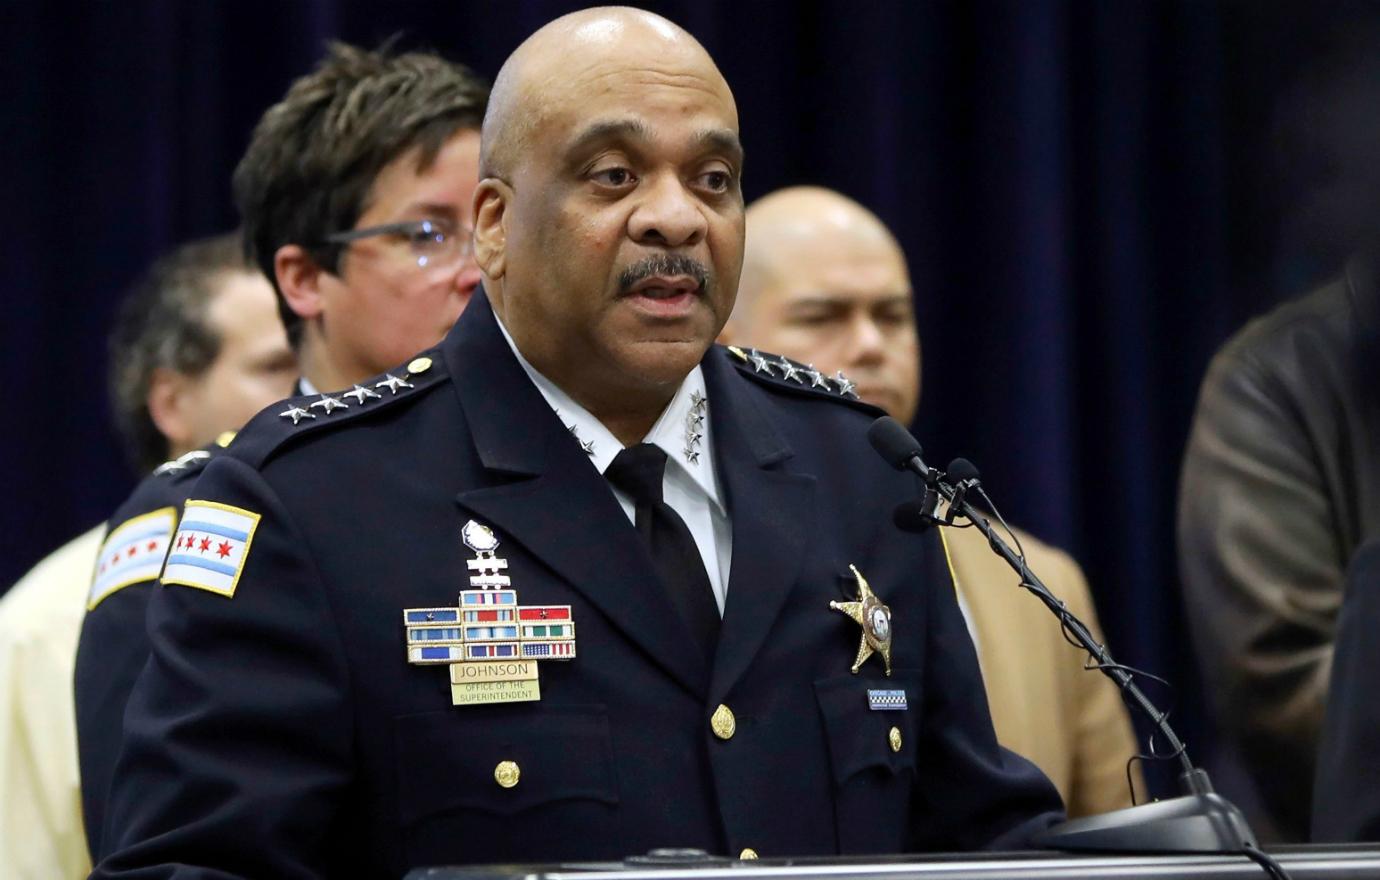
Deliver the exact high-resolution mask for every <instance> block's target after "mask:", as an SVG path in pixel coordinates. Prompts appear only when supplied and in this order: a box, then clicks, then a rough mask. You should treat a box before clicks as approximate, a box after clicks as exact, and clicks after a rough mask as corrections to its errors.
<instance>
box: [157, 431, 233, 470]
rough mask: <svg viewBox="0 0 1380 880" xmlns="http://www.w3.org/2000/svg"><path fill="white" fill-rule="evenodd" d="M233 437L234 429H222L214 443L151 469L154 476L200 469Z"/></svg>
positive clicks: (227, 444)
mask: <svg viewBox="0 0 1380 880" xmlns="http://www.w3.org/2000/svg"><path fill="white" fill-rule="evenodd" d="M234 439H235V432H234V431H223V432H221V434H220V436H218V437H216V440H215V442H214V443H212V444H211V445H209V446H205V447H203V448H201V449H193V450H192V451H191V452H188V453H187V454H186V455H180V456H178V457H177V458H174V459H173V460H172V461H165V462H163V463H162V464H160V465H159V466H158V467H156V468H154V469H153V474H152V475H153V476H155V477H171V476H173V475H178V476H183V475H186V474H193V473H196V472H197V471H200V470H201V469H202V468H204V467H205V466H206V462H208V461H210V460H211V458H212V456H214V455H216V454H217V453H218V452H219V451H220V450H222V449H224V448H225V447H227V446H229V445H230V441H231V440H234Z"/></svg>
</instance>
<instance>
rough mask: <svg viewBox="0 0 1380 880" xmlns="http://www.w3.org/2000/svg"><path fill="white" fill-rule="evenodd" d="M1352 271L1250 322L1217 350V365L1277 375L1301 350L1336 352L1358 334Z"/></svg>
mask: <svg viewBox="0 0 1380 880" xmlns="http://www.w3.org/2000/svg"><path fill="white" fill-rule="evenodd" d="M1353 271H1354V270H1353V269H1351V268H1348V271H1347V272H1346V273H1345V274H1343V275H1340V276H1338V277H1336V278H1334V279H1332V280H1330V281H1328V282H1327V283H1325V284H1322V285H1321V286H1319V287H1316V288H1314V289H1313V290H1311V291H1309V292H1308V293H1306V294H1304V295H1303V296H1299V297H1295V298H1293V299H1290V300H1287V301H1286V302H1283V303H1281V304H1279V305H1278V306H1275V307H1274V308H1273V309H1271V310H1270V311H1268V312H1266V313H1265V314H1263V315H1260V316H1258V317H1256V318H1253V319H1252V320H1251V321H1249V322H1248V323H1247V324H1246V325H1245V326H1244V327H1242V328H1241V329H1240V330H1238V331H1237V332H1236V333H1235V334H1234V335H1232V337H1231V338H1230V339H1228V340H1227V341H1226V342H1225V343H1224V344H1223V345H1222V347H1221V349H1219V350H1218V352H1217V355H1216V357H1215V358H1214V360H1215V361H1217V362H1218V363H1238V364H1241V365H1246V366H1253V367H1256V368H1259V369H1264V370H1272V369H1274V368H1276V367H1278V366H1279V364H1280V363H1281V359H1283V360H1284V361H1285V362H1287V361H1289V360H1291V359H1292V358H1291V357H1290V353H1291V352H1293V351H1295V350H1296V349H1297V348H1298V347H1299V346H1300V345H1305V346H1312V347H1324V348H1327V349H1331V350H1335V349H1337V348H1338V347H1343V346H1346V345H1348V344H1349V342H1350V339H1351V337H1352V336H1353V335H1354V334H1355V332H1356V330H1357V329H1358V325H1357V321H1356V318H1357V314H1356V310H1357V304H1356V289H1355V285H1356V279H1355V278H1354V276H1353V274H1352V273H1353Z"/></svg>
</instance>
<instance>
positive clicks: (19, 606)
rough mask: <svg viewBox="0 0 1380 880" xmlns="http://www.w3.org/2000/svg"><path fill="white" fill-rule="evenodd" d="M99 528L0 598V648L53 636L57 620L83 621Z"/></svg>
mask: <svg viewBox="0 0 1380 880" xmlns="http://www.w3.org/2000/svg"><path fill="white" fill-rule="evenodd" d="M103 532H104V528H103V527H102V526H96V527H94V528H92V529H90V530H88V531H86V532H83V533H82V534H80V535H78V536H77V537H75V538H73V539H72V540H70V541H68V542H67V543H66V544H63V545H62V546H61V547H59V548H58V549H56V550H54V551H53V552H52V553H49V554H48V555H47V556H45V557H43V559H42V560H40V561H39V562H38V564H37V565H35V566H34V567H33V568H31V569H29V571H28V572H27V573H26V574H25V575H24V576H23V577H21V578H20V579H19V580H18V581H16V582H15V584H14V586H13V587H11V588H10V589H9V591H8V592H6V593H5V595H4V596H3V597H0V644H6V643H12V642H15V641H19V640H22V639H24V638H25V637H26V634H27V635H32V636H35V637H39V638H44V637H46V636H45V633H47V634H51V631H52V627H53V624H54V619H55V618H62V619H67V618H71V619H75V620H78V621H79V620H80V619H81V613H82V611H83V610H84V606H83V605H82V601H81V599H82V596H83V595H85V592H86V584H87V582H88V580H89V579H90V577H91V567H92V563H93V562H94V560H95V559H96V551H97V550H98V549H99V547H100V545H101V534H102V533H103Z"/></svg>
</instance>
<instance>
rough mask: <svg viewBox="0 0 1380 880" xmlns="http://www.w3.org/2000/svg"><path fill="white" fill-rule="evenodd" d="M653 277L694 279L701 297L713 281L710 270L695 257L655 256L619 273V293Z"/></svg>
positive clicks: (678, 255) (680, 255) (645, 258)
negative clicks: (681, 276)
mask: <svg viewBox="0 0 1380 880" xmlns="http://www.w3.org/2000/svg"><path fill="white" fill-rule="evenodd" d="M653 275H685V276H688V277H690V278H693V279H695V283H696V285H698V287H699V289H698V290H697V291H696V293H699V294H701V295H703V294H705V293H706V292H708V290H709V285H710V283H711V280H712V279H711V277H710V274H709V270H708V269H707V268H705V266H704V264H703V263H701V262H700V261H699V260H696V259H695V258H694V257H687V256H685V255H684V254H654V255H653V256H650V257H644V258H643V259H641V260H638V261H637V262H636V263H633V264H632V265H631V266H629V267H628V268H626V269H624V270H623V271H622V272H621V273H619V275H618V292H619V293H620V294H624V293H627V292H628V291H630V290H631V289H632V287H633V285H635V284H637V283H638V282H640V281H643V280H645V279H647V278H650V277H652V276H653Z"/></svg>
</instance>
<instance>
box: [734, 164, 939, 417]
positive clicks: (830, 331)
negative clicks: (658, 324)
mask: <svg viewBox="0 0 1380 880" xmlns="http://www.w3.org/2000/svg"><path fill="white" fill-rule="evenodd" d="M721 338H722V339H723V340H724V341H726V342H732V343H735V344H739V345H746V346H752V347H756V348H761V349H763V350H766V351H772V352H775V353H778V354H784V355H786V356H787V357H791V358H794V359H796V360H799V361H804V362H805V363H813V364H815V366H816V367H818V368H820V369H824V370H825V371H826V372H829V373H831V374H832V373H833V372H835V371H837V370H842V371H843V372H845V373H846V374H848V376H849V378H851V379H853V380H854V381H855V382H857V383H858V386H859V393H860V394H861V396H862V397H863V399H865V400H871V401H872V402H873V403H876V404H878V405H880V406H881V407H882V408H883V409H885V410H887V411H888V412H889V413H891V414H892V415H893V416H895V417H896V418H898V419H901V420H902V421H909V420H910V419H911V418H913V417H914V415H915V408H916V406H917V404H918V403H919V395H920V374H919V370H920V362H919V357H920V355H919V350H920V343H919V339H918V337H917V335H916V330H915V317H914V310H913V306H912V304H911V289H910V274H909V272H908V271H907V268H906V259H905V254H904V253H902V251H901V247H900V245H899V244H897V242H896V238H895V236H893V235H892V234H891V231H890V230H888V229H887V228H886V226H885V225H884V224H883V223H882V221H881V220H880V219H878V218H877V216H876V215H875V214H873V213H872V212H871V211H868V210H867V209H866V208H864V207H863V206H862V205H860V204H858V203H857V202H855V201H853V200H852V199H850V198H848V197H846V196H843V195H841V194H839V193H836V192H834V191H832V190H827V189H823V188H820V187H806V186H802V187H792V188H790V189H784V190H779V191H777V192H775V193H772V194H771V195H768V196H765V197H763V198H761V199H759V200H758V201H756V202H754V203H753V204H752V205H750V206H749V207H748V209H747V243H746V248H745V252H744V255H743V274H742V281H741V283H740V284H739V288H738V302H737V306H736V307H735V308H734V311H733V317H732V319H731V320H730V321H729V324H728V326H727V327H726V328H725V330H724V334H723V336H722V337H721Z"/></svg>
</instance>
